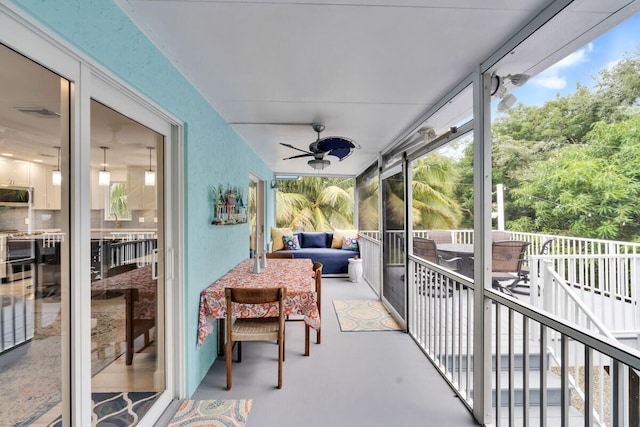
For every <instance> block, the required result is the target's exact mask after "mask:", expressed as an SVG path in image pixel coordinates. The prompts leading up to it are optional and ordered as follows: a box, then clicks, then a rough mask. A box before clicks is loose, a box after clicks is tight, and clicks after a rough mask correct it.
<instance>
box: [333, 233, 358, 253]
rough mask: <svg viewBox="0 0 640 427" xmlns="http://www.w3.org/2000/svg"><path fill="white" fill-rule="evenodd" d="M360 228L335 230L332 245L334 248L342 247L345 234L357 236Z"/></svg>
mask: <svg viewBox="0 0 640 427" xmlns="http://www.w3.org/2000/svg"><path fill="white" fill-rule="evenodd" d="M357 235H358V230H333V240H332V243H331V247H332V248H334V249H342V244H343V243H344V242H343V237H344V236H357Z"/></svg>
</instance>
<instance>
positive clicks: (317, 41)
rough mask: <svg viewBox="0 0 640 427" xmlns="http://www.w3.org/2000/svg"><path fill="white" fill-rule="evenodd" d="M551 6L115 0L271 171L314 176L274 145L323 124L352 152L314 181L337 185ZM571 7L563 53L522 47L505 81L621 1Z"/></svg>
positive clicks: (426, 0) (309, 134) (296, 141)
mask: <svg viewBox="0 0 640 427" xmlns="http://www.w3.org/2000/svg"><path fill="white" fill-rule="evenodd" d="M549 3H550V2H549V0H484V1H477V0H351V1H349V3H348V4H341V3H339V2H336V1H335V0H295V1H286V0H284V1H283V0H254V1H240V0H223V1H216V0H194V1H176V0H119V4H120V5H121V7H122V8H123V9H124V10H125V11H126V12H127V13H128V14H129V16H130V17H131V18H132V19H133V20H134V21H135V22H136V23H137V24H138V26H139V27H140V28H141V29H142V30H143V31H144V32H145V33H146V34H147V35H148V36H149V37H150V38H151V39H152V40H153V42H154V43H155V44H156V45H157V46H158V47H159V48H160V49H161V50H162V51H163V52H164V53H165V54H166V56H167V57H168V58H169V59H170V60H171V61H172V62H173V63H174V64H175V65H176V66H177V67H178V68H179V69H180V70H181V71H182V73H183V74H184V75H185V76H186V77H187V78H188V79H189V80H190V81H191V82H192V83H193V84H194V85H195V86H196V87H197V88H198V90H199V91H200V92H201V93H202V95H203V96H205V97H206V98H207V100H208V101H209V102H210V104H211V105H212V106H213V107H214V108H215V109H216V110H217V111H218V112H219V113H220V114H221V115H222V117H223V118H224V119H225V120H226V121H227V122H229V123H230V124H231V125H232V126H233V128H234V129H235V130H236V131H237V132H238V134H240V135H241V136H242V137H243V138H244V140H245V141H246V142H247V143H248V144H249V145H250V146H251V147H252V148H253V150H254V151H255V152H256V153H257V154H258V155H259V156H260V157H261V158H262V159H263V160H264V161H265V162H266V163H267V164H268V165H269V166H270V167H271V168H272V169H273V170H274V171H275V172H276V173H278V172H282V173H303V174H308V173H313V171H312V169H311V168H310V167H309V166H308V165H307V164H306V161H307V158H302V159H295V160H286V161H283V160H282V159H283V158H284V157H289V156H293V155H296V154H299V153H298V152H296V151H294V150H292V149H290V148H286V147H283V146H281V145H279V144H278V143H280V142H284V143H289V144H292V145H295V146H296V147H299V148H301V149H307V147H308V144H309V143H311V142H313V141H314V140H315V139H316V135H315V133H314V132H313V130H312V128H311V126H310V124H311V123H313V122H318V123H321V124H324V125H325V126H326V130H325V132H324V133H323V134H322V136H332V135H337V136H344V137H347V138H350V139H353V140H355V141H356V142H357V143H359V144H360V145H361V147H362V148H361V149H360V150H356V152H355V153H354V154H353V155H352V156H350V157H349V158H347V159H345V160H344V161H342V162H338V161H337V158H335V157H331V156H328V157H327V158H328V159H329V160H332V165H331V166H330V167H329V168H327V169H325V170H324V171H323V174H346V175H354V174H357V173H359V172H361V171H362V170H363V169H364V168H366V167H367V166H368V165H369V164H370V163H371V162H372V161H374V160H375V159H376V158H377V156H378V153H379V152H381V151H384V150H385V148H386V147H388V146H389V145H390V144H391V143H392V142H393V141H394V140H395V139H396V138H397V137H398V136H399V135H401V134H402V133H403V131H406V130H407V128H409V127H410V126H411V125H412V124H413V123H414V122H415V121H416V120H417V119H418V118H420V117H421V116H422V115H423V114H424V113H425V112H426V111H427V110H429V109H430V108H431V107H432V106H433V105H434V104H435V103H436V102H437V101H438V100H439V99H440V98H441V97H443V95H445V94H446V93H447V92H448V91H450V90H451V89H452V88H453V87H455V86H456V85H457V84H458V83H459V82H460V81H462V80H463V79H464V78H465V77H466V76H468V75H469V74H470V73H471V72H472V71H473V70H474V67H477V66H478V64H480V63H481V62H483V61H484V60H486V59H487V58H488V57H489V56H490V55H491V54H492V53H493V52H495V51H496V50H498V49H499V48H500V46H502V45H503V44H504V43H505V41H507V40H508V39H509V38H510V37H511V36H513V35H514V34H515V33H516V32H517V31H518V30H519V29H521V28H522V27H523V26H524V25H525V24H527V23H528V22H529V21H531V20H532V19H533V18H534V17H535V16H536V15H537V14H539V13H540V11H541V10H543V8H545V7H546V6H547V5H548V4H549ZM576 3H577V4H575V5H572V6H571V7H570V11H569V12H568V13H566V14H565V15H564V19H562V23H561V25H558V26H557V29H556V30H555V31H554V32H555V33H556V36H557V32H561V33H562V35H561V37H560V39H563V40H561V41H560V43H561V45H560V46H557V45H556V46H554V43H558V40H559V39H555V41H553V40H552V41H551V42H550V43H546V41H543V42H542V43H531V44H530V45H529V47H528V48H527V49H523V53H526V55H517V57H516V56H514V57H513V58H508V61H505V64H504V68H505V73H504V74H506V73H507V72H511V70H506V68H509V67H508V64H509V63H510V64H511V65H512V67H516V66H517V67H519V69H518V70H514V72H525V71H526V70H534V69H535V68H536V67H538V68H540V67H539V64H541V63H544V61H545V58H547V57H548V56H549V55H553V54H554V53H555V50H558V49H559V48H561V47H564V45H565V44H566V43H569V42H570V40H572V39H574V38H575V37H577V36H579V35H581V34H583V33H585V32H586V31H588V30H589V29H591V28H592V27H593V26H594V25H597V24H598V23H600V22H602V21H603V20H605V19H606V18H607V17H608V16H609V15H610V14H611V12H613V11H616V10H618V9H619V8H620V7H621V6H623V5H625V4H627V3H629V1H627V0H621V1H615V0H614V1H597V0H589V1H579V2H576ZM547 34H549V37H555V36H554V34H553V32H547ZM547 38H548V37H547ZM539 39H541V40H542V39H544V37H542V36H541V37H539ZM568 53H569V52H566V53H564V55H566V54H568ZM557 59H560V58H557ZM549 65H551V64H550V63H548V61H547V63H546V65H545V68H546V67H548V66H549ZM537 71H538V72H539V71H541V70H540V69H538V70H537ZM469 106H470V104H469ZM468 113H470V110H468V109H467V111H464V112H459V111H458V112H450V113H449V114H443V115H441V116H442V117H446V118H447V119H446V120H447V121H448V122H442V123H428V124H429V125H430V126H432V127H434V128H436V129H437V130H444V129H446V128H448V127H449V126H452V125H454V124H456V122H451V121H452V120H456V119H457V120H459V119H460V118H463V117H465V116H466V115H467V114H468ZM263 123H269V124H263ZM271 123H274V124H281V125H274V124H271ZM291 124H303V125H302V126H300V125H291Z"/></svg>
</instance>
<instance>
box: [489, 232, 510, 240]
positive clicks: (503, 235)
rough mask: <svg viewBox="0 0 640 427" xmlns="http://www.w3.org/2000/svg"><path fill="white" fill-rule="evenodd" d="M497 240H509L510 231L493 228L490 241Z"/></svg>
mask: <svg viewBox="0 0 640 427" xmlns="http://www.w3.org/2000/svg"><path fill="white" fill-rule="evenodd" d="M499 240H511V233H509V232H508V231H501V230H493V231H492V232H491V241H493V242H497V241H499Z"/></svg>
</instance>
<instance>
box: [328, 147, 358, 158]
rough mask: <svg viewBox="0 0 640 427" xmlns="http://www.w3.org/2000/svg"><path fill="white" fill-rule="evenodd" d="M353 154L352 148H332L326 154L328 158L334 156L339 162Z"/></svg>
mask: <svg viewBox="0 0 640 427" xmlns="http://www.w3.org/2000/svg"><path fill="white" fill-rule="evenodd" d="M351 153H353V148H334V149H333V150H331V151H329V152H328V153H327V154H328V155H329V156H336V157H337V158H339V159H340V160H341V161H342V160H344V159H346V158H347V157H349V156H350V155H351Z"/></svg>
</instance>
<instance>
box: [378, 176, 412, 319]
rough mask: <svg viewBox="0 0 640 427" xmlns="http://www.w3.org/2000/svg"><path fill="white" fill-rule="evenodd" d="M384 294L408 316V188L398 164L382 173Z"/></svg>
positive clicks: (393, 306)
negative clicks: (406, 211) (406, 228)
mask: <svg viewBox="0 0 640 427" xmlns="http://www.w3.org/2000/svg"><path fill="white" fill-rule="evenodd" d="M381 187H382V191H381V197H382V242H383V245H382V247H383V264H382V276H383V280H382V296H383V298H384V300H386V302H387V303H388V304H389V305H391V307H392V308H393V309H394V310H395V311H396V313H397V314H398V315H399V316H400V317H401V318H402V319H404V318H405V295H406V292H405V289H406V286H405V274H406V271H405V270H406V269H405V241H406V239H405V234H406V233H405V196H404V194H405V191H404V187H405V185H404V172H403V170H402V167H401V166H398V167H396V168H394V169H392V170H390V171H388V172H386V173H384V174H383V175H382V186H381Z"/></svg>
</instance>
